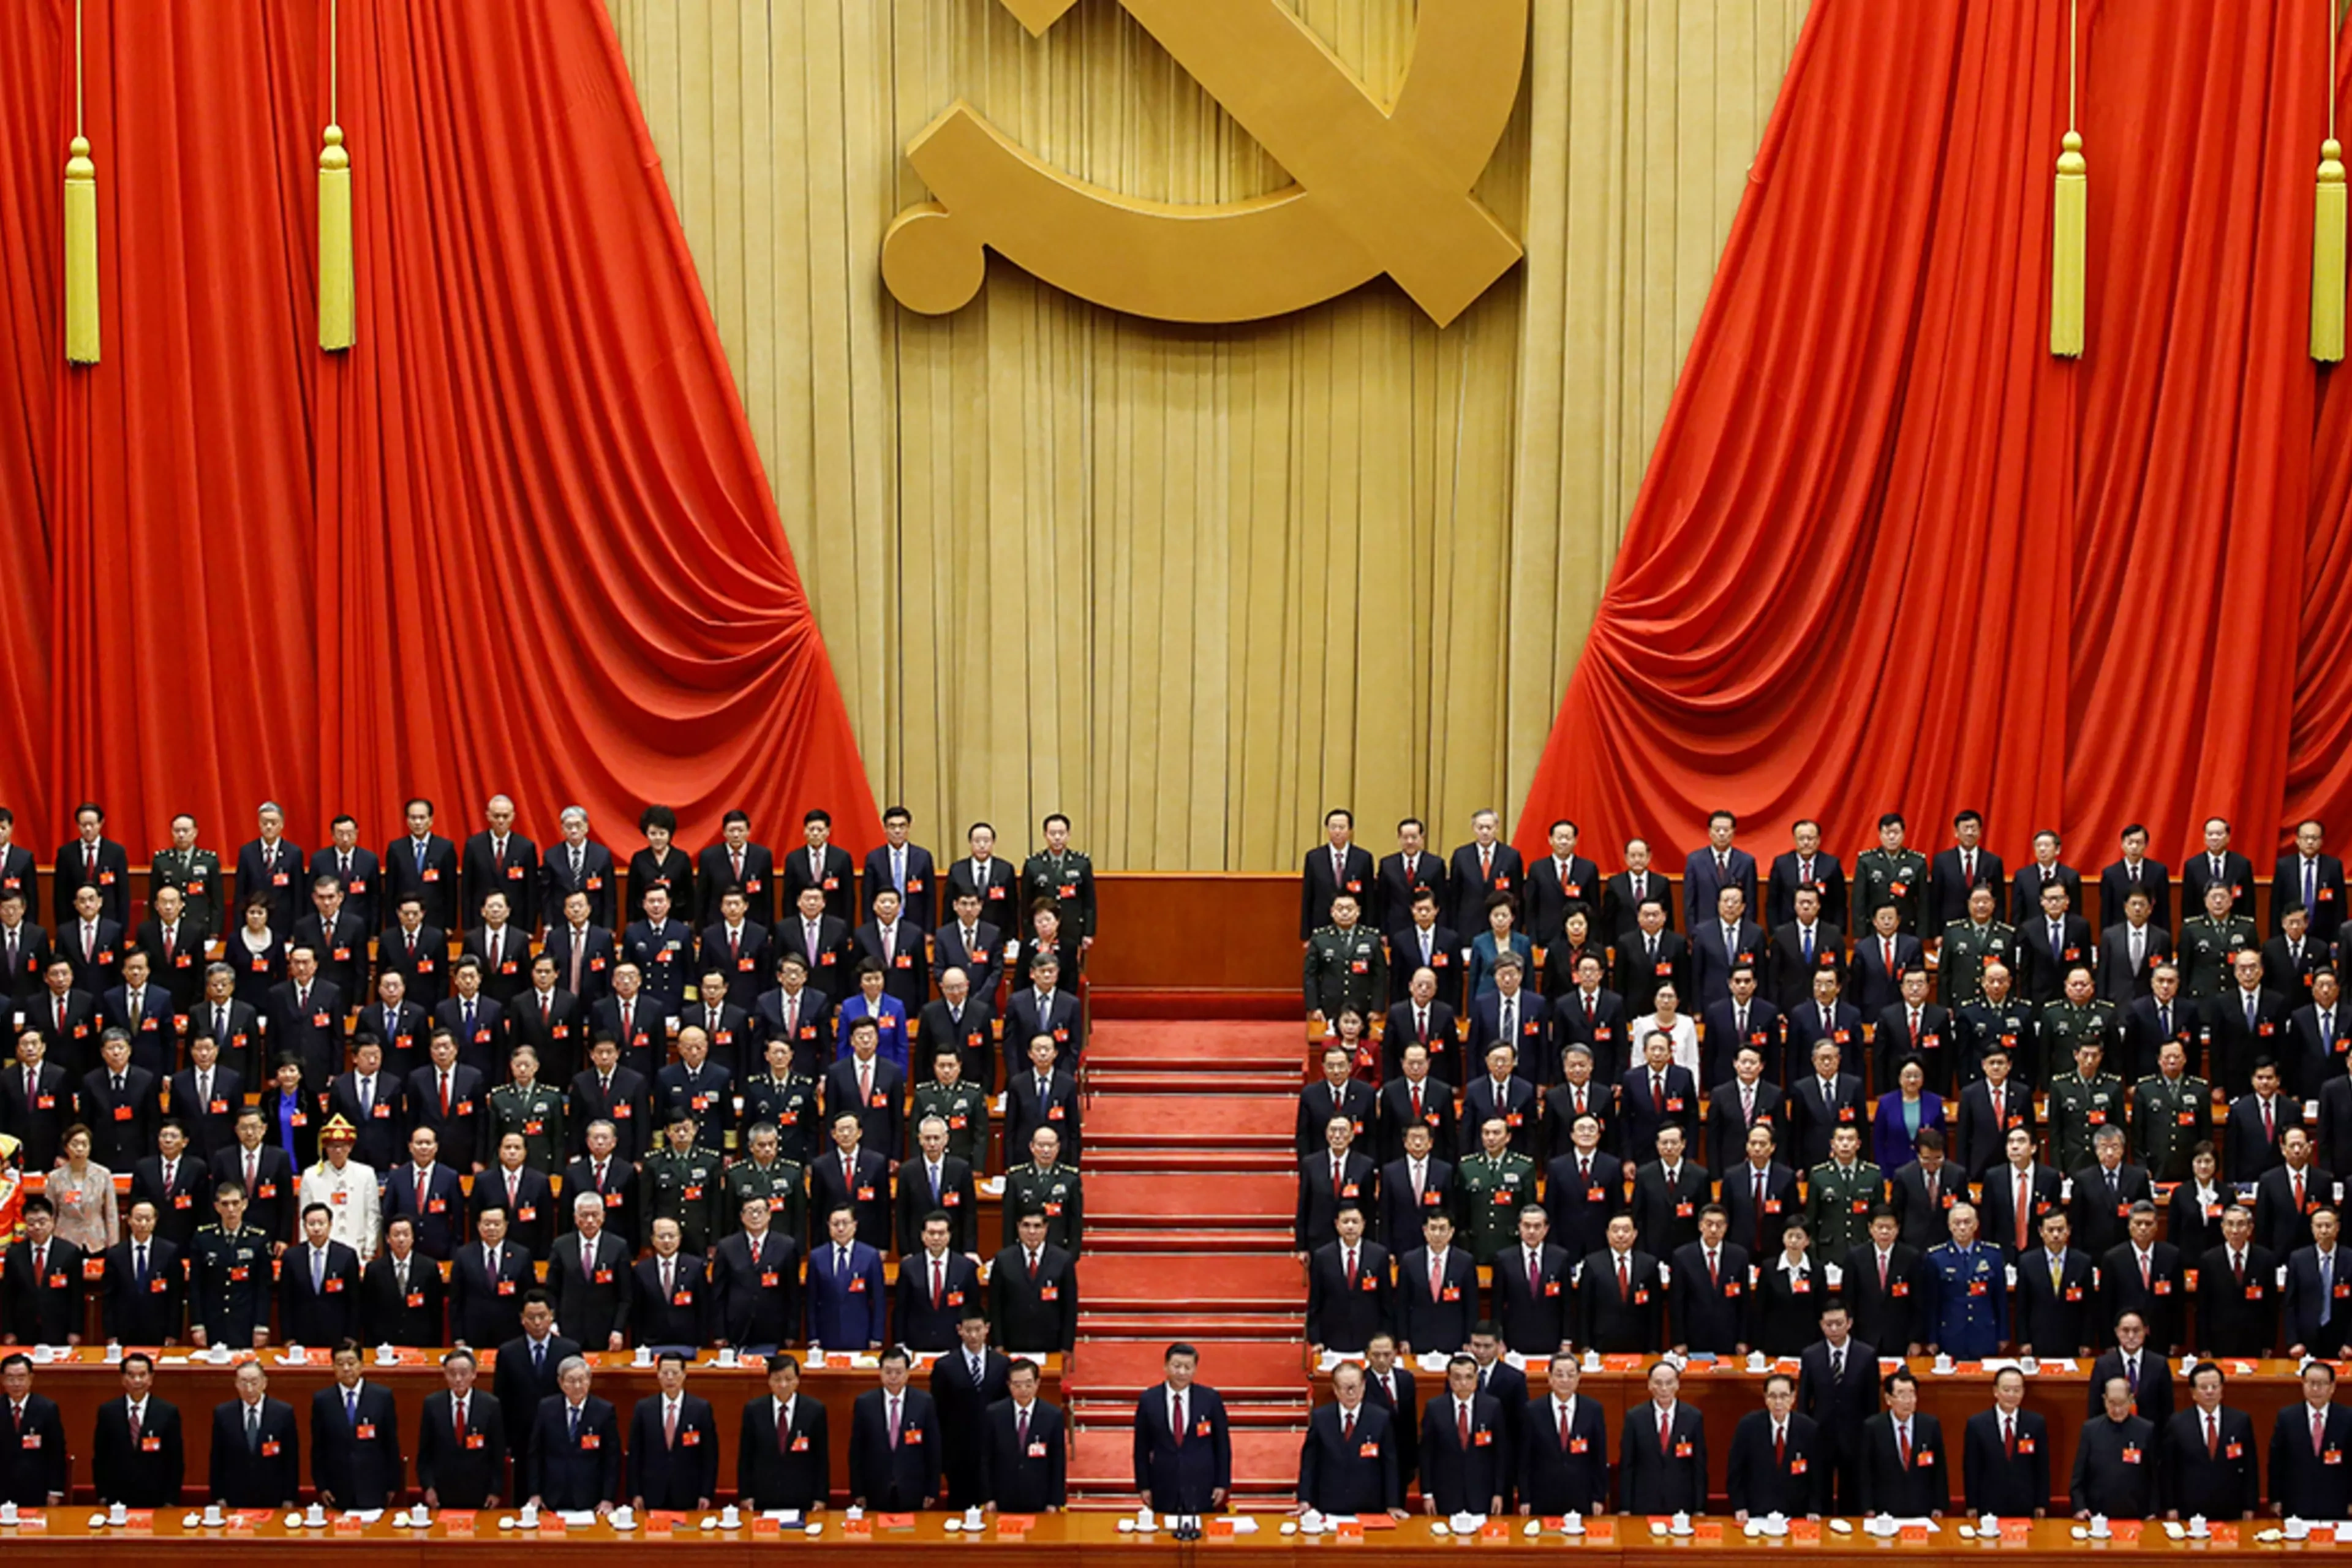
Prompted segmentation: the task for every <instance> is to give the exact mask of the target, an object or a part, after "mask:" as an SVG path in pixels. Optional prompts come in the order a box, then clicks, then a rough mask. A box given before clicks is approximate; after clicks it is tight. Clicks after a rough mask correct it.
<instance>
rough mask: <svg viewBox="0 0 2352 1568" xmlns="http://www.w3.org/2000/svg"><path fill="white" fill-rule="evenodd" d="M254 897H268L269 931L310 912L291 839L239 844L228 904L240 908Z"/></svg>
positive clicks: (298, 852)
mask: <svg viewBox="0 0 2352 1568" xmlns="http://www.w3.org/2000/svg"><path fill="white" fill-rule="evenodd" d="M255 899H266V900H268V903H269V929H270V930H272V931H291V930H292V929H293V928H294V926H295V924H296V923H297V922H298V921H300V920H301V918H302V917H303V916H304V915H306V914H308V913H310V887H309V886H308V884H307V882H306V881H305V872H304V868H303V859H302V851H301V850H300V848H299V847H297V846H296V845H295V843H294V841H293V840H292V839H290V838H286V837H280V838H279V839H278V841H277V842H276V843H275V844H272V845H268V846H265V845H264V844H263V843H262V842H261V840H260V839H258V838H249V839H247V841H246V842H245V843H244V844H242V845H240V846H238V847H237V851H236V891H235V892H234V893H232V894H231V895H230V898H229V907H230V908H232V909H236V910H242V909H243V908H245V906H246V905H247V904H248V903H251V902H252V901H253V900H255ZM325 956H326V955H325V954H324V953H321V954H320V958H322V959H323V958H324V957H325Z"/></svg>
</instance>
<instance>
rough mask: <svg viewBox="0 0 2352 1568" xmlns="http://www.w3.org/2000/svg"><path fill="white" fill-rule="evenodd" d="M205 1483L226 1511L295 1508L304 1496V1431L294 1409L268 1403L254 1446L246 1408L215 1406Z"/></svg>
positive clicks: (238, 1403) (239, 1403)
mask: <svg viewBox="0 0 2352 1568" xmlns="http://www.w3.org/2000/svg"><path fill="white" fill-rule="evenodd" d="M205 1479H206V1480H207V1482H208V1483H209V1485H210V1495H211V1497H212V1499H213V1500H215V1501H216V1502H218V1503H220V1504H221V1505H222V1506H223V1507H225V1508H267V1509H280V1508H292V1507H294V1506H295V1505H296V1503H297V1501H298V1500H299V1499H300V1497H301V1495H302V1436H301V1426H300V1424H299V1422H297V1421H296V1420H295V1417H294V1407H293V1406H292V1405H289V1404H287V1403H286V1402H285V1401H284V1400H282V1399H270V1398H268V1397H266V1396H265V1397H264V1398H263V1399H262V1401H261V1409H260V1415H259V1420H258V1422H257V1424H256V1427H255V1430H254V1433H253V1435H252V1439H251V1443H250V1446H248V1444H247V1431H246V1404H245V1401H244V1400H242V1399H231V1400H228V1401H226V1403H224V1404H220V1405H215V1406H213V1436H212V1463H211V1467H210V1471H209V1474H208V1475H207V1476H206V1478H205Z"/></svg>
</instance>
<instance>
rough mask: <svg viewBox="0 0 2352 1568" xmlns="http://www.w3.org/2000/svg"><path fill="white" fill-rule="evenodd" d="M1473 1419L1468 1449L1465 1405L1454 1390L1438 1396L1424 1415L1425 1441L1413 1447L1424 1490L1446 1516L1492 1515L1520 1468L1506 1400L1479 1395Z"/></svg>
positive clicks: (1475, 1398) (1474, 1398)
mask: <svg viewBox="0 0 2352 1568" xmlns="http://www.w3.org/2000/svg"><path fill="white" fill-rule="evenodd" d="M1365 1403H1366V1404H1367V1405H1370V1403H1371V1402H1370V1400H1366V1401H1365ZM1469 1415H1470V1421H1469V1426H1470V1441H1469V1443H1468V1445H1467V1446H1466V1447H1465V1445H1464V1443H1463V1440H1462V1421H1461V1418H1460V1417H1461V1408H1460V1405H1459V1403H1458V1402H1457V1401H1456V1400H1455V1399H1454V1395H1453V1394H1452V1393H1451V1392H1450V1391H1449V1392H1444V1393H1441V1394H1437V1395H1436V1396H1435V1397H1433V1399H1431V1400H1430V1402H1429V1404H1428V1405H1427V1406H1426V1407H1425V1408H1424V1409H1423V1411H1422V1415H1421V1437H1420V1441H1419V1442H1418V1443H1417V1444H1416V1445H1415V1446H1414V1447H1415V1452H1416V1453H1417V1454H1418V1456H1419V1458H1420V1464H1421V1492H1422V1496H1423V1497H1424V1498H1426V1499H1430V1500H1433V1501H1434V1502H1435V1504H1436V1506H1437V1512H1438V1513H1439V1514H1440V1515H1441V1516H1444V1515H1449V1514H1455V1513H1488V1512H1492V1511H1494V1510H1495V1507H1496V1502H1497V1500H1503V1499H1507V1498H1508V1497H1509V1496H1510V1494H1511V1486H1512V1482H1513V1480H1514V1479H1515V1477H1516V1470H1515V1468H1514V1460H1513V1458H1512V1454H1511V1429H1510V1423H1509V1422H1508V1421H1507V1420H1506V1419H1505V1417H1504V1415H1503V1405H1502V1402H1501V1401H1500V1400H1498V1399H1496V1397H1495V1396H1494V1395H1492V1394H1474V1395H1472V1396H1471V1400H1470V1412H1469Z"/></svg>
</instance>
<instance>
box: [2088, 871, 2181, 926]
mask: <svg viewBox="0 0 2352 1568" xmlns="http://www.w3.org/2000/svg"><path fill="white" fill-rule="evenodd" d="M2135 871H2137V875H2135ZM2135 889H2137V890H2138V891H2140V892H2144V893H2146V894H2147V896H2148V904H2149V908H2148V912H2147V918H2148V921H2149V922H2150V923H2151V924H2154V925H2158V926H2161V927H2163V928H2164V929H2165V930H2166V931H2173V930H2177V929H2178V928H2177V927H2175V926H2174V924H2173V923H2172V873H2171V871H2170V869H2169V868H2167V867H2166V866H2165V865H2164V863H2163V862H2162V861H2159V860H2152V859H2149V858H2147V857H2146V856H2142V857H2141V858H2140V862H2139V865H2138V866H2137V868H2134V867H2132V866H2129V865H2127V864H2126V863H2125V862H2124V861H2122V860H2116V861H2114V862H2112V863H2111V864H2109V865H2108V866H2107V867H2105V868H2104V869H2102V870H2101V871H2100V872H2099V918H2100V919H2101V920H2104V921H2119V920H2121V919H2123V918H2124V905H2125V903H2126V901H2127V900H2129V899H2130V897H2131V895H2132V893H2133V891H2134V890H2135ZM2200 897H2201V895H2200ZM2189 907H2191V908H2197V909H2200V910H2201V909H2202V908H2203V906H2202V905H2201V904H2197V905H2191V906H2189Z"/></svg>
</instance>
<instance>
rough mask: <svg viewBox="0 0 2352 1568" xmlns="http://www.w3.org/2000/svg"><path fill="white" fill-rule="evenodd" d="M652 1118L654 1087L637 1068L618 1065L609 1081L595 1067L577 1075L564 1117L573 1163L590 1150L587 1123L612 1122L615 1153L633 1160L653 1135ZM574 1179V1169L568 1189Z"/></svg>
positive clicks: (568, 1176) (568, 1175)
mask: <svg viewBox="0 0 2352 1568" xmlns="http://www.w3.org/2000/svg"><path fill="white" fill-rule="evenodd" d="M652 1119H653V1100H652V1091H651V1089H650V1088H649V1087H648V1085H647V1083H646V1079H645V1077H644V1075H642V1074H640V1073H638V1072H637V1071H635V1069H634V1068H626V1067H615V1068H614V1069H613V1079H612V1082H611V1083H610V1084H609V1085H607V1084H606V1083H605V1082H604V1079H602V1078H600V1077H599V1076H598V1075H597V1072H596V1070H595V1068H589V1069H588V1070H587V1071H586V1072H583V1073H581V1074H579V1075H577V1076H576V1077H574V1078H573V1079H572V1098H571V1100H570V1103H569V1104H567V1105H566V1106H565V1108H564V1117H563V1121H564V1124H565V1128H566V1130H567V1136H568V1138H569V1140H570V1142H571V1144H572V1151H571V1152H572V1162H573V1163H574V1164H577V1163H579V1161H580V1159H581V1157H582V1156H583V1154H585V1153H586V1152H587V1151H588V1124H589V1123H590V1122H592V1121H609V1122H611V1123H612V1124H613V1157H614V1159H616V1160H626V1161H632V1162H634V1161H635V1160H636V1159H637V1157H638V1156H639V1155H640V1154H642V1153H643V1152H645V1150H646V1145H647V1144H648V1142H651V1141H652V1139H653V1136H654V1134H653V1131H652V1129H651V1126H650V1123H651V1121H652ZM572 1182H573V1173H571V1172H567V1173H565V1176H564V1186H565V1188H566V1190H567V1191H568V1190H570V1189H571V1187H572Z"/></svg>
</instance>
